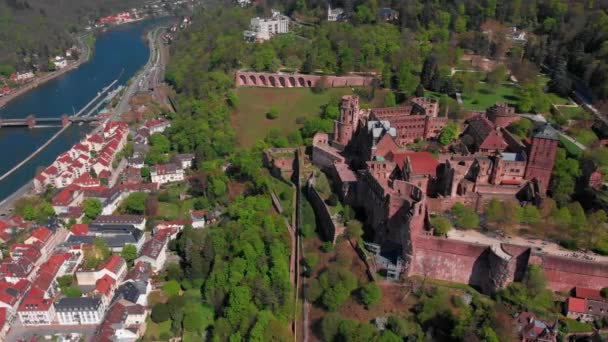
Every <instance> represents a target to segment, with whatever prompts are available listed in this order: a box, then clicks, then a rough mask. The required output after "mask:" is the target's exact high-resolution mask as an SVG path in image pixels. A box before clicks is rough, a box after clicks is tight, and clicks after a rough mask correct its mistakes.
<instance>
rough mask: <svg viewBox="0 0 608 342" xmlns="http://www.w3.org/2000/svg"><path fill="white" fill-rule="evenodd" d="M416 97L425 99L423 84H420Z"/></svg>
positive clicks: (417, 87) (415, 93)
mask: <svg viewBox="0 0 608 342" xmlns="http://www.w3.org/2000/svg"><path fill="white" fill-rule="evenodd" d="M414 95H416V97H424V87H423V86H422V83H418V85H417V86H416V91H415V92H414Z"/></svg>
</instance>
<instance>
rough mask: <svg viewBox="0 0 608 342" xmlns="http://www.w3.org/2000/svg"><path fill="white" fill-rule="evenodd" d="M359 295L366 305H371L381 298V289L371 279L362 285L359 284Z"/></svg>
mask: <svg viewBox="0 0 608 342" xmlns="http://www.w3.org/2000/svg"><path fill="white" fill-rule="evenodd" d="M359 295H360V297H361V302H362V303H363V304H364V305H365V306H366V307H371V306H374V305H376V304H378V302H380V299H382V290H381V289H380V287H379V286H378V285H377V284H376V283H375V282H373V281H372V282H369V283H367V284H366V285H364V286H361V289H360V290H359Z"/></svg>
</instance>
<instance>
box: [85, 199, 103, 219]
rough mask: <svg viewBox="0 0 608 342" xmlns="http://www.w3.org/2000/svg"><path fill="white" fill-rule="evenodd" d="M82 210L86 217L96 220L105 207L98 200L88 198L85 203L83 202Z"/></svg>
mask: <svg viewBox="0 0 608 342" xmlns="http://www.w3.org/2000/svg"><path fill="white" fill-rule="evenodd" d="M82 209H83V211H84V214H85V216H86V217H88V218H89V219H91V220H94V219H95V218H96V217H97V216H98V215H99V214H101V211H102V210H103V205H102V204H101V201H99V200H98V199H97V198H87V199H85V200H84V202H82Z"/></svg>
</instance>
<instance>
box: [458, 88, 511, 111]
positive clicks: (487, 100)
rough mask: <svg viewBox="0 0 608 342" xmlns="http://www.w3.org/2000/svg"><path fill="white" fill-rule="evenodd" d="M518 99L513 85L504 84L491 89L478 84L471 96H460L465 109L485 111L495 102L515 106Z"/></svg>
mask: <svg viewBox="0 0 608 342" xmlns="http://www.w3.org/2000/svg"><path fill="white" fill-rule="evenodd" d="M518 100H519V98H518V97H517V96H516V95H515V85H513V84H508V83H504V84H502V85H501V86H500V87H493V86H491V85H490V84H488V83H480V84H479V85H478V87H477V90H476V91H475V94H473V95H472V96H469V95H466V94H462V105H463V107H464V108H465V109H473V110H486V109H488V108H490V107H492V105H494V104H495V103H497V102H503V103H508V104H511V105H516V104H517V101H518Z"/></svg>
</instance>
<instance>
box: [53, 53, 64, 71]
mask: <svg viewBox="0 0 608 342" xmlns="http://www.w3.org/2000/svg"><path fill="white" fill-rule="evenodd" d="M53 63H54V64H55V69H57V70H59V69H63V68H65V67H67V66H68V61H67V60H66V59H65V58H64V57H63V56H57V57H55V60H54V61H53Z"/></svg>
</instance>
